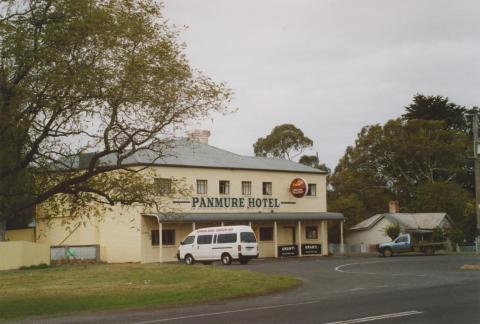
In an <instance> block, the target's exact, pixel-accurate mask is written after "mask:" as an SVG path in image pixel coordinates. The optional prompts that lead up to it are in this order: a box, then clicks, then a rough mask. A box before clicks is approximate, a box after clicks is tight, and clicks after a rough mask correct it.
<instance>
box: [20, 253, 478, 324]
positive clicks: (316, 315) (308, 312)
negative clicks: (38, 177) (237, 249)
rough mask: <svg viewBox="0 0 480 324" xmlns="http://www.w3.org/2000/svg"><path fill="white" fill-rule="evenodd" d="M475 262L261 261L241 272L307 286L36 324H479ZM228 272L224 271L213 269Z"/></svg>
mask: <svg viewBox="0 0 480 324" xmlns="http://www.w3.org/2000/svg"><path fill="white" fill-rule="evenodd" d="M479 262H480V257H476V256H456V255H451V256H450V255H449V256H433V257H425V256H396V257H392V258H382V257H368V258H351V257H348V258H347V257H333V258H320V257H304V258H294V259H282V260H256V261H254V262H252V263H250V264H249V265H246V266H243V265H232V266H231V267H232V268H236V269H249V270H252V271H259V272H267V273H271V272H275V273H281V274H286V275H292V276H295V277H298V278H301V279H302V280H303V282H304V284H303V286H302V287H300V288H296V289H294V290H290V291H287V292H283V293H279V294H275V295H270V296H260V297H254V298H244V299H235V300H224V301H217V302H211V303H206V304H201V305H194V306H182V307H173V308H158V309H151V308H150V309H144V310H129V311H111V312H101V313H95V314H91V315H74V316H67V317H55V318H37V319H35V320H30V321H25V322H35V323H67V322H68V323H131V324H134V323H135V324H150V323H223V324H224V323H228V324H232V323H329V324H332V323H335V324H340V323H345V324H346V323H365V322H375V323H387V322H388V323H479V322H480V271H467V270H461V269H460V267H461V266H462V265H463V264H472V263H479ZM213 266H221V265H213Z"/></svg>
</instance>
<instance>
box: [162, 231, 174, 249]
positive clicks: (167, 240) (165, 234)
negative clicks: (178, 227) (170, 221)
mask: <svg viewBox="0 0 480 324" xmlns="http://www.w3.org/2000/svg"><path fill="white" fill-rule="evenodd" d="M162 245H175V230H173V229H167V230H162Z"/></svg>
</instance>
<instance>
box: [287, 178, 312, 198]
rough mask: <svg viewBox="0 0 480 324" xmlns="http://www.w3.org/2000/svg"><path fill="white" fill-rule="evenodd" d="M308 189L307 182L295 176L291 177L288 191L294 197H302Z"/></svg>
mask: <svg viewBox="0 0 480 324" xmlns="http://www.w3.org/2000/svg"><path fill="white" fill-rule="evenodd" d="M307 191H308V184H307V181H305V180H304V179H302V178H295V179H293V181H292V183H290V193H291V194H292V195H293V196H294V197H295V198H302V197H304V196H305V195H306V194H307Z"/></svg>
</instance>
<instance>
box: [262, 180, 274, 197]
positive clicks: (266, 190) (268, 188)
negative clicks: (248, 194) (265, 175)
mask: <svg viewBox="0 0 480 324" xmlns="http://www.w3.org/2000/svg"><path fill="white" fill-rule="evenodd" d="M262 193H263V194H264V195H272V183H271V182H264V183H263V184H262Z"/></svg>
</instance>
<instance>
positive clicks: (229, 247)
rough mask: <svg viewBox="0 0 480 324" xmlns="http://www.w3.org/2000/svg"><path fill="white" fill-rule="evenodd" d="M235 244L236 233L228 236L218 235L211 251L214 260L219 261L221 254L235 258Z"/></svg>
mask: <svg viewBox="0 0 480 324" xmlns="http://www.w3.org/2000/svg"><path fill="white" fill-rule="evenodd" d="M236 243H237V233H236V232H235V233H228V234H218V236H217V244H214V246H213V250H212V251H214V254H215V259H218V260H220V258H221V256H222V254H223V253H224V252H227V253H228V254H230V256H232V257H233V258H235V251H236V250H235V248H236Z"/></svg>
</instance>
